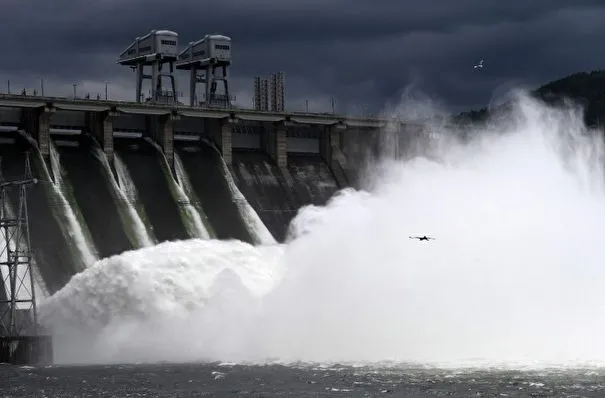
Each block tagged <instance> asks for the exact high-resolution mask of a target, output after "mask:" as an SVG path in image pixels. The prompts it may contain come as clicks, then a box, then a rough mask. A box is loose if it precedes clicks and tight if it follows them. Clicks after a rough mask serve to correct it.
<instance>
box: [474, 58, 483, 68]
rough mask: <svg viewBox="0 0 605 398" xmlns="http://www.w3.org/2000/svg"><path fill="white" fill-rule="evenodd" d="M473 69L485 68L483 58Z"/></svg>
mask: <svg viewBox="0 0 605 398" xmlns="http://www.w3.org/2000/svg"><path fill="white" fill-rule="evenodd" d="M473 69H483V60H480V61H479V63H478V64H477V65H473Z"/></svg>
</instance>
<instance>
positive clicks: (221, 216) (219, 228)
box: [175, 142, 253, 243]
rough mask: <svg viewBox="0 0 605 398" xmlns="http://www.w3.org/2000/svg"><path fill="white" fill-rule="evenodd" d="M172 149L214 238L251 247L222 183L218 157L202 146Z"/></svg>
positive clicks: (222, 178) (179, 145) (229, 195)
mask: <svg viewBox="0 0 605 398" xmlns="http://www.w3.org/2000/svg"><path fill="white" fill-rule="evenodd" d="M175 148H176V150H177V152H178V156H179V157H180V159H181V161H182V162H183V166H184V168H185V170H187V173H188V175H189V179H190V183H191V185H192V188H193V190H194V192H195V194H196V196H197V198H199V202H200V205H201V207H202V208H203V209H204V210H205V212H206V214H207V216H208V221H209V222H210V224H211V225H212V228H213V230H214V231H215V233H216V237H217V238H218V239H238V240H241V241H244V242H249V243H252V242H253V240H252V237H251V235H250V231H248V229H247V227H246V225H245V223H244V221H243V220H242V218H241V217H240V215H239V212H238V209H237V206H236V204H235V203H234V200H233V197H232V195H231V192H230V190H229V187H228V185H227V181H226V180H225V175H224V172H223V168H222V165H221V159H220V154H219V153H217V152H216V151H215V150H214V149H213V148H212V147H210V146H209V145H208V144H206V143H204V142H202V143H198V144H191V143H178V144H177V145H176V146H175Z"/></svg>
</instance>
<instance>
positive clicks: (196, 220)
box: [174, 151, 211, 239]
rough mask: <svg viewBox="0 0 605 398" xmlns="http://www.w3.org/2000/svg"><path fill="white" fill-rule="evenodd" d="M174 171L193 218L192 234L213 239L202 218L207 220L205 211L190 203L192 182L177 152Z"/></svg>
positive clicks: (180, 192)
mask: <svg viewBox="0 0 605 398" xmlns="http://www.w3.org/2000/svg"><path fill="white" fill-rule="evenodd" d="M174 170H175V174H176V177H177V178H176V183H177V186H178V189H179V196H180V197H181V199H182V200H183V199H184V200H186V201H187V203H188V205H187V214H188V215H189V217H190V218H191V222H190V223H191V224H193V225H194V227H193V228H191V227H190V230H191V232H190V233H192V234H195V236H196V237H197V238H201V239H209V238H210V237H211V235H210V232H209V231H208V227H207V226H206V224H204V221H203V220H202V217H203V218H204V219H206V220H207V217H206V215H205V214H204V210H203V209H201V208H196V207H195V206H193V205H192V204H191V203H190V195H191V194H192V193H193V187H192V186H191V182H190V181H189V175H188V174H187V171H186V170H185V167H184V166H183V162H182V161H181V157H180V156H179V154H178V153H177V152H176V151H175V152H174Z"/></svg>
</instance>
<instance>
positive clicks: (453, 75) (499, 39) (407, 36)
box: [0, 0, 605, 112]
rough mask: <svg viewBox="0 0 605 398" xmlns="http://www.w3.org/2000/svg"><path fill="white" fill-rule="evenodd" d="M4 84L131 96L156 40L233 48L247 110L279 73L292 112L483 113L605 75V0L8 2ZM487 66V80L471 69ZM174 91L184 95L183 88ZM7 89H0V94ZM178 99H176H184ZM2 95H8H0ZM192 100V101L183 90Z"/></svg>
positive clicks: (0, 29)
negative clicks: (407, 106) (413, 105)
mask: <svg viewBox="0 0 605 398" xmlns="http://www.w3.org/2000/svg"><path fill="white" fill-rule="evenodd" d="M2 3H3V5H2V14H0V34H1V35H2V37H5V38H10V39H8V40H4V41H2V42H1V43H0V54H2V55H3V59H2V61H1V63H0V76H1V77H3V78H4V80H8V79H10V80H11V82H12V83H11V84H12V85H13V87H19V86H23V87H35V86H37V85H38V84H39V83H38V80H39V78H40V77H44V79H45V81H47V82H48V83H47V87H48V89H47V91H48V90H51V89H52V90H57V91H60V92H61V95H68V94H69V93H70V92H71V90H72V88H71V84H72V83H73V82H76V81H77V82H79V84H80V86H81V87H82V88H81V89H82V90H85V89H89V90H95V91H98V90H101V89H102V86H103V85H104V82H105V81H110V82H111V83H110V84H111V91H112V93H114V95H115V96H120V97H124V98H125V97H128V96H131V97H132V96H133V95H134V89H133V86H134V76H133V74H132V73H131V72H130V70H128V68H124V67H121V66H119V65H116V64H115V58H116V57H117V55H118V54H119V53H120V52H121V51H122V50H123V49H124V48H125V47H126V46H127V45H128V44H129V43H130V42H131V41H132V40H133V39H134V38H135V37H136V36H140V35H143V34H145V33H147V32H148V31H149V30H151V29H153V28H167V29H172V30H175V31H177V32H178V33H179V40H180V42H181V45H182V46H184V45H185V43H187V42H188V41H191V40H196V39H198V38H200V37H202V36H203V35H204V34H206V33H223V34H227V35H229V36H231V37H232V38H233V45H234V64H233V67H232V76H233V77H234V81H233V84H232V86H233V88H234V90H235V91H236V93H238V94H239V96H240V98H250V91H251V88H252V77H253V76H254V75H257V74H269V73H272V72H274V71H277V70H283V71H285V72H286V76H287V97H288V103H289V104H291V106H292V107H298V108H299V109H300V107H303V106H305V105H304V104H305V99H308V100H309V102H311V103H312V104H313V105H312V106H315V107H320V106H329V104H330V97H332V96H333V97H335V98H336V101H337V104H338V107H339V109H342V110H343V111H344V110H351V109H353V108H358V109H366V110H367V111H368V112H373V111H376V110H378V109H380V108H381V107H382V105H383V104H384V103H385V102H387V101H391V102H392V101H394V100H396V99H397V98H398V96H399V95H401V93H402V90H403V89H404V88H405V87H406V86H407V85H408V84H410V83H414V84H415V86H416V87H418V88H419V89H421V90H423V91H426V92H427V93H428V94H429V95H431V96H436V97H438V98H439V99H441V100H442V101H443V102H445V103H447V104H448V105H449V106H451V107H454V108H457V109H463V108H466V107H469V106H482V105H485V104H486V103H487V102H489V101H490V99H492V98H493V96H494V95H498V93H499V92H501V91H503V90H504V89H505V88H507V87H510V86H512V85H514V84H529V85H532V84H540V83H543V82H547V81H549V80H552V79H554V78H558V77H562V76H564V75H566V74H570V73H573V72H576V71H583V70H591V69H599V68H601V65H603V64H605V55H602V52H601V51H599V50H600V47H599V45H600V42H601V40H602V39H601V38H602V37H604V33H605V27H603V24H602V22H601V21H603V20H604V17H605V4H603V2H602V1H588V0H586V1H583V0H574V1H573V2H570V1H568V0H549V1H543V2H542V1H540V2H538V1H527V0H508V1H496V0H493V1H491V0H456V1H452V0H430V1H429V0H374V1H370V0H365V1H363V0H289V1H283V0H255V1H250V0H221V1H216V2H214V3H210V2H201V1H199V0H183V1H173V2H166V1H157V0H97V1H87V2H74V1H73V0H53V1H49V2H41V1H38V0H3V2H2ZM479 58H484V59H485V62H486V65H487V67H486V69H484V70H482V71H475V70H473V69H472V64H473V62H476V61H477V60H478V59H479ZM180 82H181V83H184V82H186V79H185V78H184V77H183V79H181V81H180ZM0 87H1V86H0ZM183 88H184V87H183ZM1 90H2V91H4V89H3V88H2V89H1ZM182 91H187V90H182Z"/></svg>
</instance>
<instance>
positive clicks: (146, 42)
mask: <svg viewBox="0 0 605 398" xmlns="http://www.w3.org/2000/svg"><path fill="white" fill-rule="evenodd" d="M177 53H178V35H177V34H176V33H175V32H172V31H168V30H152V31H151V32H150V33H148V34H147V35H145V36H143V37H137V38H136V40H135V41H134V42H133V43H132V44H130V46H129V47H128V48H127V49H126V50H124V51H123V52H122V54H121V55H120V56H119V58H118V61H117V63H118V64H120V65H126V66H129V67H130V68H131V69H132V70H133V71H134V72H136V75H137V77H136V79H137V82H136V94H135V96H136V97H135V98H136V102H152V103H166V104H172V103H175V102H177V101H178V97H177V95H178V94H177V89H176V81H175V77H174V63H175V61H176V59H177ZM165 66H166V69H165V68H164V67H165ZM145 67H150V68H151V74H147V73H145ZM163 78H167V79H168V82H169V86H170V89H169V90H164V88H163V85H162V79H163ZM146 79H148V80H151V89H150V96H149V98H147V99H145V101H143V97H144V95H143V80H146Z"/></svg>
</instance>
